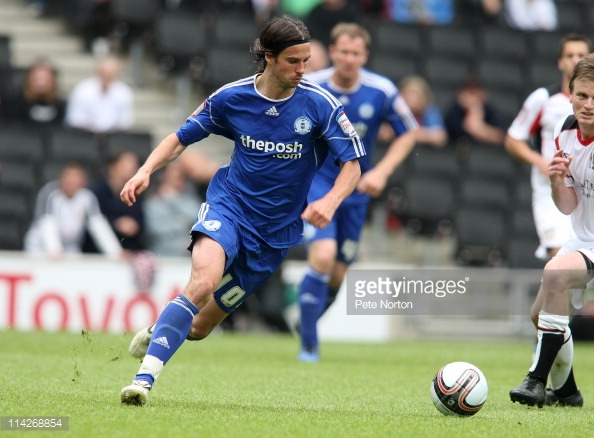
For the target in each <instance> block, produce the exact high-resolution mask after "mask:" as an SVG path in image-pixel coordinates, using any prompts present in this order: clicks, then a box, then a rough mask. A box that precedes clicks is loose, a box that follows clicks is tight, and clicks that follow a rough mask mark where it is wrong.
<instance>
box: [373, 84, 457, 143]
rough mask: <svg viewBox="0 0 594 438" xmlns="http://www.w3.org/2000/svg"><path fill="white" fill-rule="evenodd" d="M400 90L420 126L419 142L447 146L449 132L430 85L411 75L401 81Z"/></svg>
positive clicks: (418, 132)
mask: <svg viewBox="0 0 594 438" xmlns="http://www.w3.org/2000/svg"><path fill="white" fill-rule="evenodd" d="M398 89H399V90H400V95H401V96H402V97H403V98H404V100H405V101H406V103H407V104H408V107H409V108H410V110H411V111H412V113H413V115H414V116H415V119H416V120H417V123H418V124H419V129H418V130H417V142H419V143H424V144H428V145H431V146H435V147H442V146H445V145H446V143H447V141H448V132H447V130H446V128H445V123H444V120H443V117H442V115H441V111H440V110H439V108H438V107H437V105H435V103H434V102H433V92H432V91H431V87H430V86H429V83H428V82H427V81H426V80H425V79H424V78H422V77H421V76H417V75H410V76H406V77H404V78H402V79H401V81H400V83H399V84H398ZM384 126H387V125H384Z"/></svg>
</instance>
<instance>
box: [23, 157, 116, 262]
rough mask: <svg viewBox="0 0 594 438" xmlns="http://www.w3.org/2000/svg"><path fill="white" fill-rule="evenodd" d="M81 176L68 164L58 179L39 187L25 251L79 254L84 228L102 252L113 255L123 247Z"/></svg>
mask: <svg viewBox="0 0 594 438" xmlns="http://www.w3.org/2000/svg"><path fill="white" fill-rule="evenodd" d="M84 178H85V177H84V171H83V170H82V169H80V168H78V167H76V166H67V167H66V168H65V169H64V170H63V171H62V175H61V176H60V180H59V181H51V182H49V183H47V184H46V185H45V186H43V187H42V188H41V190H40V191H39V194H38V196H37V203H36V206H35V217H34V220H33V223H32V225H31V227H30V228H29V230H28V231H27V234H26V235H25V242H24V247H25V251H27V252H29V253H31V254H37V255H48V256H52V257H60V256H63V255H66V254H69V255H73V254H80V253H81V252H82V245H83V240H84V236H85V230H89V233H90V234H91V237H92V238H93V240H94V241H95V243H96V244H97V246H98V247H99V248H100V250H101V251H102V252H103V253H105V254H107V255H109V256H111V257H114V258H118V257H119V256H120V255H121V253H122V247H121V245H120V243H119V241H118V239H117V237H116V235H115V233H114V232H113V230H112V228H111V226H110V225H109V222H108V221H107V219H106V218H105V217H104V216H103V215H102V214H101V210H100V208H99V202H98V201H97V197H96V196H95V194H94V193H93V192H92V191H91V190H89V189H87V188H86V187H81V185H82V183H84V181H85V179H84Z"/></svg>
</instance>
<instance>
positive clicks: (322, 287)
mask: <svg viewBox="0 0 594 438" xmlns="http://www.w3.org/2000/svg"><path fill="white" fill-rule="evenodd" d="M329 278H330V277H329V275H326V274H321V273H319V272H316V271H314V270H313V269H311V268H310V269H308V271H307V273H306V274H305V277H304V278H303V281H302V282H301V285H300V287H299V307H300V309H301V345H302V347H303V348H304V349H305V350H308V351H316V350H317V347H318V330H317V323H318V319H319V318H320V316H321V315H322V313H323V312H324V309H325V307H326V301H327V300H328V280H329Z"/></svg>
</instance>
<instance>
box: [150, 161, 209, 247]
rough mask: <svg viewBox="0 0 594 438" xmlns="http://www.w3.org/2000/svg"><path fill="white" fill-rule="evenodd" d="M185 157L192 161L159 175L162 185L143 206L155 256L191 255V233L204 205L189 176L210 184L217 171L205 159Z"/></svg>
mask: <svg viewBox="0 0 594 438" xmlns="http://www.w3.org/2000/svg"><path fill="white" fill-rule="evenodd" d="M186 153H187V154H189V155H188V156H187V157H189V158H187V159H181V158H180V159H179V160H176V161H174V162H172V163H171V164H170V165H169V166H167V167H165V168H164V169H162V170H161V171H160V173H159V175H158V178H159V184H158V186H157V188H156V190H155V191H154V192H153V193H152V194H151V195H150V196H149V197H148V198H147V199H146V201H145V204H144V217H145V218H146V229H147V238H148V244H149V248H150V250H151V252H153V253H154V254H156V255H160V256H169V257H175V256H187V255H188V250H187V248H188V245H189V244H190V233H189V231H188V230H190V229H191V228H192V225H193V224H194V222H195V221H196V217H197V215H198V211H199V210H200V205H201V203H202V200H201V199H200V198H199V196H198V194H197V193H196V190H195V188H194V187H193V184H192V181H191V180H190V179H189V178H188V175H192V177H193V178H194V179H196V180H198V181H199V182H207V181H209V180H210V179H211V178H212V176H213V175H214V173H215V172H216V170H218V166H217V165H215V164H214V163H211V162H209V160H208V159H207V158H206V157H204V156H201V155H198V154H192V153H191V152H190V151H187V152H186ZM188 167H190V169H188Z"/></svg>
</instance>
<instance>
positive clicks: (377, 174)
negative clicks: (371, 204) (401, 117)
mask: <svg viewBox="0 0 594 438" xmlns="http://www.w3.org/2000/svg"><path fill="white" fill-rule="evenodd" d="M415 143H416V129H415V130H413V131H408V132H405V133H403V134H401V135H399V136H398V137H396V138H395V139H394V140H393V141H392V143H391V144H390V147H389V148H388V151H387V152H386V153H385V154H384V156H383V157H382V159H381V160H380V161H379V162H378V163H377V164H376V165H375V166H374V167H373V169H370V170H369V171H367V172H365V174H363V176H362V177H361V180H360V181H359V184H358V185H357V190H358V191H360V192H362V193H367V194H368V195H371V196H379V195H380V194H381V193H382V191H383V190H384V188H385V187H386V184H387V183H388V178H390V175H392V173H393V172H394V170H396V168H397V167H398V166H400V165H401V164H402V162H403V161H404V160H405V159H406V157H408V155H409V154H410V153H411V151H412V150H413V149H414V147H415Z"/></svg>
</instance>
